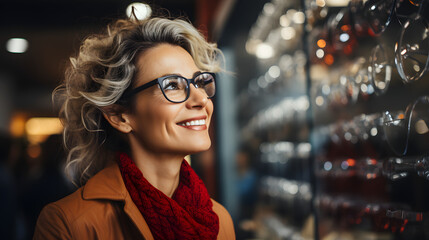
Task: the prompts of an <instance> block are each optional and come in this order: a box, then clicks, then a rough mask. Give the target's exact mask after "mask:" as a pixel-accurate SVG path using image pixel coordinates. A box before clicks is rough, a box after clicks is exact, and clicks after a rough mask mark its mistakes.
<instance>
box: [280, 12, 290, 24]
mask: <svg viewBox="0 0 429 240" xmlns="http://www.w3.org/2000/svg"><path fill="white" fill-rule="evenodd" d="M279 21H280V26H282V27H289V25H290V20H289V18H288V16H287V15H286V14H284V15H282V16H281V17H280V20H279Z"/></svg>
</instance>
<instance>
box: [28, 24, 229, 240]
mask: <svg viewBox="0 0 429 240" xmlns="http://www.w3.org/2000/svg"><path fill="white" fill-rule="evenodd" d="M219 56H222V53H221V52H220V50H219V49H218V48H217V47H216V45H215V44H211V43H208V42H207V41H206V40H205V39H204V37H203V36H202V35H201V33H199V32H198V30H196V29H195V28H194V27H193V26H192V25H191V24H190V23H188V22H187V21H184V20H180V19H168V18H156V17H153V18H150V19H146V20H136V19H135V18H133V19H128V20H118V21H116V22H115V23H113V24H112V25H110V26H109V27H108V29H107V31H106V33H104V34H99V35H93V36H90V37H88V38H86V39H85V40H84V41H83V43H82V45H81V47H80V51H79V54H78V56H77V57H74V58H71V64H70V67H69V68H68V70H67V72H66V77H65V82H64V83H63V85H61V86H60V87H59V88H57V90H56V92H55V95H54V96H55V97H56V98H57V99H58V100H60V101H62V108H61V111H60V117H61V118H62V120H63V123H64V127H65V129H64V139H65V145H66V147H67V149H68V155H67V166H66V170H67V172H68V173H69V174H70V175H71V176H74V178H73V179H74V180H75V182H76V183H77V185H79V186H81V187H80V188H79V189H78V190H77V191H76V192H74V193H73V194H71V195H69V196H67V197H65V198H63V199H61V200H59V201H57V202H54V203H51V204H49V205H47V206H46V207H45V208H44V209H43V210H42V212H41V214H40V216H39V219H38V222H37V225H36V230H35V234H34V239H223V240H228V239H235V233H234V226H233V223H232V220H231V217H230V215H229V213H228V212H227V211H226V209H225V208H224V207H223V206H221V205H220V204H219V203H217V202H216V201H214V200H212V199H211V198H210V196H209V195H208V192H207V190H206V188H205V186H204V184H203V182H202V181H201V179H200V178H199V177H198V176H197V175H196V173H195V172H194V171H193V169H192V168H191V167H190V166H189V164H188V163H187V162H186V161H185V160H184V157H185V156H187V155H189V154H194V153H198V152H201V151H205V150H207V149H208V148H209V147H210V145H211V141H210V137H209V133H208V126H209V125H210V120H211V116H212V113H213V103H212V100H211V99H210V98H211V97H213V96H214V94H215V74H214V73H215V72H218V71H221V67H220V61H219Z"/></svg>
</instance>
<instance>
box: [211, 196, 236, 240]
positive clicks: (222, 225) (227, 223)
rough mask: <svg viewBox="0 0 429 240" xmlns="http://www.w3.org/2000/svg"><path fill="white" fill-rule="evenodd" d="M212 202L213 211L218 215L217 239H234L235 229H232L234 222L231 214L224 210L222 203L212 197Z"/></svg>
mask: <svg viewBox="0 0 429 240" xmlns="http://www.w3.org/2000/svg"><path fill="white" fill-rule="evenodd" d="M212 203H213V211H214V212H215V213H216V214H217V215H218V217H219V235H218V239H226V240H234V239H235V231H234V223H233V221H232V218H231V215H230V214H229V212H228V211H227V210H226V208H225V207H224V206H222V204H220V203H218V202H216V201H215V200H213V199H212Z"/></svg>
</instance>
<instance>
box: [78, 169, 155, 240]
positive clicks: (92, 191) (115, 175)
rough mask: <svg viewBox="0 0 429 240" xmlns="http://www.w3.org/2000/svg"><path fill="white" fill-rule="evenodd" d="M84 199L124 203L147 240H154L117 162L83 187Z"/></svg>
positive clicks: (127, 212)
mask: <svg viewBox="0 0 429 240" xmlns="http://www.w3.org/2000/svg"><path fill="white" fill-rule="evenodd" d="M82 197H83V199H85V200H101V199H103V200H112V201H122V202H124V203H125V204H124V211H125V213H126V214H127V215H128V216H129V217H130V219H131V220H132V221H133V222H134V224H135V225H136V227H137V228H138V229H139V230H140V232H141V233H142V235H143V237H144V238H145V239H146V240H153V236H152V233H151V232H150V229H149V226H148V225H147V223H146V221H145V220H144V218H143V215H142V214H141V213H140V211H139V209H138V208H137V206H136V205H135V204H134V202H133V200H132V199H131V196H130V194H129V193H128V190H127V188H126V187H125V184H124V181H123V179H122V175H121V172H120V170H119V166H118V164H117V163H116V162H112V163H110V164H109V165H108V166H107V167H106V168H104V169H103V170H101V171H100V172H98V173H97V174H96V175H95V176H93V177H92V178H90V179H89V180H88V182H87V183H86V184H85V186H84V187H83V193H82Z"/></svg>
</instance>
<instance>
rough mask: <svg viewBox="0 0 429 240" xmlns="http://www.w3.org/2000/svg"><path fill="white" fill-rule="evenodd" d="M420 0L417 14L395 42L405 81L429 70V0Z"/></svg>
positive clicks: (400, 68)
mask: <svg viewBox="0 0 429 240" xmlns="http://www.w3.org/2000/svg"><path fill="white" fill-rule="evenodd" d="M418 2H420V3H421V4H420V7H419V10H418V12H417V14H415V15H413V16H412V17H411V18H408V20H407V21H406V22H405V23H404V24H403V26H402V29H401V34H400V37H399V41H398V42H396V44H395V64H396V66H397V68H398V72H399V75H400V76H401V78H402V80H403V81H404V82H405V83H409V82H414V81H417V80H419V79H421V78H422V77H423V75H424V74H425V73H426V72H427V71H428V70H429V18H428V16H429V7H428V5H429V1H428V0H421V1H418Z"/></svg>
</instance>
